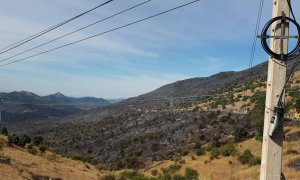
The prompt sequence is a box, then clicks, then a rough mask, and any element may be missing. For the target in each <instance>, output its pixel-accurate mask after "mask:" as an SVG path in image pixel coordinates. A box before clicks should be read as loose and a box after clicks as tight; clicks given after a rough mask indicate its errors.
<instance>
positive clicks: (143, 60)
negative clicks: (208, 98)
mask: <svg viewBox="0 0 300 180" xmlns="http://www.w3.org/2000/svg"><path fill="white" fill-rule="evenodd" d="M143 1H145V0H126V1H125V0H114V1H113V2H112V3H110V4H108V5H105V6H103V7H100V8H98V9H97V10H95V11H93V12H91V13H89V14H87V15H85V16H83V17H81V18H79V19H77V20H75V21H72V22H71V23H68V24H66V25H64V26H62V27H60V28H58V29H56V30H54V31H52V32H50V33H48V34H46V35H44V36H42V37H40V38H38V39H36V40H34V41H32V42H30V43H27V44H26V45H24V46H21V47H18V48H16V49H14V50H13V51H11V52H8V53H5V54H1V55H0V60H2V59H5V58H6V57H10V56H12V55H15V54H17V53H19V52H22V51H24V50H27V49H29V48H31V47H34V46H36V45H39V44H42V43H44V42H47V41H49V40H52V39H53V38H56V37H58V36H61V35H63V34H66V33H69V32H71V31H73V30H75V29H78V28H80V27H83V26H85V25H88V24H90V23H93V22H95V21H97V20H100V19H103V18H105V17H108V16H110V15H112V14H114V13H117V12H119V11H122V10H125V9H127V8H129V7H131V6H134V5H136V4H138V3H141V2H143ZM103 2H105V0H72V1H68V0H43V1H41V0H26V1H24V0H1V6H0V39H1V40H0V47H5V46H8V45H10V44H12V43H14V42H16V41H19V40H21V39H24V38H26V37H28V36H30V35H33V34H35V33H37V32H40V31H42V30H44V29H47V28H49V27H51V26H53V25H56V24H58V23H60V22H62V21H64V20H66V19H69V18H71V17H73V16H76V15H78V14H80V13H82V12H84V11H86V10H88V9H90V8H92V7H94V6H96V5H99V4H101V3H103ZM187 2H189V0H164V1H162V0H152V1H151V2H149V3H147V4H145V5H143V6H141V7H138V8H136V9H134V10H132V11H130V12H127V13H124V14H122V15H120V16H117V17H114V18H112V19H110V20H108V21H105V22H103V23H99V24H97V25H95V26H93V27H90V28H88V29H85V30H83V31H80V32H78V33H76V34H73V35H71V36H68V37H65V38H63V39H61V40H59V41H57V42H53V43H51V44H48V45H46V46H44V47H42V48H39V49H36V50H34V51H32V52H30V53H27V54H24V55H21V56H18V57H15V58H14V59H13V60H18V59H21V58H23V57H26V56H30V55H33V54H36V53H39V52H42V51H45V50H48V49H51V48H54V47H57V46H60V45H64V44H66V43H70V42H72V41H76V40H79V39H81V38H85V37H88V36H91V35H94V34H97V33H101V32H104V31H107V30H109V29H112V28H115V27H118V26H122V25H125V24H127V23H130V22H132V21H136V20H139V19H142V18H145V17H147V16H150V15H153V14H156V13H158V12H161V11H164V10H167V9H170V8H173V7H176V6H179V5H181V4H184V3H187ZM299 5H300V3H299V2H296V3H295V5H294V6H295V7H299ZM271 6H272V0H265V4H264V9H263V14H262V23H261V26H263V25H264V24H265V23H266V21H267V20H269V19H270V18H271V15H272V13H271V8H272V7H271ZM258 7H259V0H201V1H200V2H197V3H195V4H193V5H190V6H187V7H184V8H181V9H178V10H176V11H173V12H170V13H168V14H165V15H161V16H158V17H156V18H153V19H151V20H148V21H144V22H142V23H138V24H135V25H133V26H130V27H126V28H123V29H120V30H118V31H114V32H111V33H108V34H105V35H103V36H99V37H97V38H93V39H90V40H87V41H84V42H81V43H78V44H75V45H72V46H69V47H65V48H63V49H60V50H57V51H53V52H51V53H47V54H44V55H40V56H37V57H34V58H30V59H28V60H25V61H22V62H19V63H15V64H12V65H9V66H5V67H2V68H0V84H1V85H0V91H1V92H10V91H22V90H24V91H30V92H34V93H36V94H39V95H48V94H53V93H55V92H61V93H63V94H65V95H68V96H74V97H82V96H94V97H99V98H100V97H101V98H128V97H134V96H137V95H140V94H144V93H147V92H150V91H153V90H155V89H157V88H159V87H160V86H163V85H166V84H168V83H172V82H175V81H179V80H184V79H188V78H194V77H206V76H210V75H213V74H216V73H218V72H222V71H239V70H243V69H247V68H248V67H249V59H250V53H251V48H252V41H253V36H254V30H255V25H256V18H257V13H258ZM295 11H296V12H295V13H296V15H297V13H298V12H297V9H295ZM261 49H262V48H261V46H260V43H259V42H258V43H257V51H256V55H255V59H254V64H259V63H262V62H264V61H266V60H267V58H268V57H267V55H266V53H265V52H263V51H262V50H261ZM0 64H2V63H0Z"/></svg>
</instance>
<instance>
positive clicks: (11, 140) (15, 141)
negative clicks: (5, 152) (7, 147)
mask: <svg viewBox="0 0 300 180" xmlns="http://www.w3.org/2000/svg"><path fill="white" fill-rule="evenodd" d="M19 142H20V138H19V136H17V135H15V134H13V135H11V136H8V143H9V144H14V145H19Z"/></svg>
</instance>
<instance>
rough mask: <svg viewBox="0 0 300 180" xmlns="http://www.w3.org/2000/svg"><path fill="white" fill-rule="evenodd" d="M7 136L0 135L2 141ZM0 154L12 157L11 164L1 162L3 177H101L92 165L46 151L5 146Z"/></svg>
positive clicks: (79, 178) (79, 179)
mask: <svg viewBox="0 0 300 180" xmlns="http://www.w3.org/2000/svg"><path fill="white" fill-rule="evenodd" d="M4 140H6V137H4V136H0V141H2V142H3V141H4ZM0 155H2V156H7V157H10V158H11V163H10V164H9V165H6V164H0V174H5V177H1V179H2V178H3V179H8V180H9V179H32V176H48V177H51V178H62V179H74V180H76V179H78V180H83V179H99V176H100V172H99V171H98V170H97V169H96V168H95V167H94V166H92V165H86V164H84V163H82V162H79V161H73V160H70V159H67V158H63V157H61V156H60V155H56V154H53V153H51V152H46V153H45V154H43V155H41V154H38V155H32V154H30V153H28V152H27V150H26V149H22V148H18V147H14V148H12V147H7V146H4V147H3V148H2V150H1V151H0Z"/></svg>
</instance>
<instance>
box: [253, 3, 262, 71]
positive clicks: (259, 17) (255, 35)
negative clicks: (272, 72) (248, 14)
mask: <svg viewBox="0 0 300 180" xmlns="http://www.w3.org/2000/svg"><path fill="white" fill-rule="evenodd" d="M263 7H264V0H261V1H260V5H259V10H258V15H257V20H256V27H255V32H254V37H253V43H252V49H251V55H250V63H249V68H252V67H253V61H254V57H255V51H256V44H257V35H258V31H259V27H260V21H261V15H262V10H263Z"/></svg>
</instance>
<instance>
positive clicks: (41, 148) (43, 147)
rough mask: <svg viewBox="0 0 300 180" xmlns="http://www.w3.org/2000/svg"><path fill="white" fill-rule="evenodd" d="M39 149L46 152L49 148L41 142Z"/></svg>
mask: <svg viewBox="0 0 300 180" xmlns="http://www.w3.org/2000/svg"><path fill="white" fill-rule="evenodd" d="M39 150H40V151H41V153H45V152H46V150H47V148H46V146H45V145H43V144H41V145H40V146H39Z"/></svg>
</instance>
